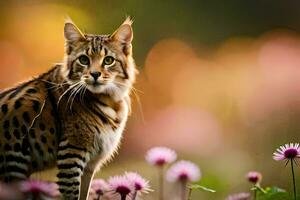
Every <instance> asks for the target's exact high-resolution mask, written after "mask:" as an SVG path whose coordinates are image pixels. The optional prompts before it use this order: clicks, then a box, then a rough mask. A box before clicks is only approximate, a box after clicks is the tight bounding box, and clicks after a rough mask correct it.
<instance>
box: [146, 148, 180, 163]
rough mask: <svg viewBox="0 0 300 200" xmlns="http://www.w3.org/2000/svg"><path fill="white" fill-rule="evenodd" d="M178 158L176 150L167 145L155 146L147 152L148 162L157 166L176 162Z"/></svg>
mask: <svg viewBox="0 0 300 200" xmlns="http://www.w3.org/2000/svg"><path fill="white" fill-rule="evenodd" d="M176 158H177V155H176V153H175V151H173V150H172V149H169V148H167V147H154V148H152V149H150V150H149V151H148V152H147V154H146V160H147V162H148V163H150V164H152V165H156V166H160V167H161V166H164V165H165V164H168V163H171V162H174V161H175V160H176Z"/></svg>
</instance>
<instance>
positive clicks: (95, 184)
mask: <svg viewBox="0 0 300 200" xmlns="http://www.w3.org/2000/svg"><path fill="white" fill-rule="evenodd" d="M108 190H109V185H108V184H107V183H106V181H105V180H103V179H95V180H93V181H92V184H91V190H90V196H91V199H98V198H99V197H100V196H103V195H104V193H105V192H107V191H108Z"/></svg>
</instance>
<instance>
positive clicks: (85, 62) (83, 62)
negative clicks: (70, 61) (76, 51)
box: [78, 55, 90, 66]
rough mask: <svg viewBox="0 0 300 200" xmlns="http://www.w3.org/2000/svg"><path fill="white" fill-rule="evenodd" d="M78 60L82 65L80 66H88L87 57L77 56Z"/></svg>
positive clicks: (88, 60)
mask: <svg viewBox="0 0 300 200" xmlns="http://www.w3.org/2000/svg"><path fill="white" fill-rule="evenodd" d="M78 60H79V62H80V64H82V65H86V66H87V65H89V64H90V59H89V57H87V56H85V55H81V56H79V58H78Z"/></svg>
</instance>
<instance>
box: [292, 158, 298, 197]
mask: <svg viewBox="0 0 300 200" xmlns="http://www.w3.org/2000/svg"><path fill="white" fill-rule="evenodd" d="M291 168H292V176H293V186H294V199H295V200H297V192H296V180H295V173H294V160H293V159H291Z"/></svg>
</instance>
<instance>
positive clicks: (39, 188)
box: [20, 180, 59, 197]
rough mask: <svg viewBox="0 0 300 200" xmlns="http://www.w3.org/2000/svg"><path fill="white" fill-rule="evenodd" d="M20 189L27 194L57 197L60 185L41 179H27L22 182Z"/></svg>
mask: <svg viewBox="0 0 300 200" xmlns="http://www.w3.org/2000/svg"><path fill="white" fill-rule="evenodd" d="M20 190H21V191H22V192H23V193H24V194H26V195H32V196H43V197H57V196H59V191H58V185H57V184H55V183H49V182H45V181H39V180H27V181H23V182H21V185H20Z"/></svg>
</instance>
